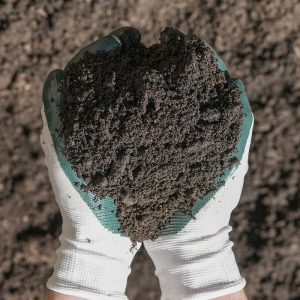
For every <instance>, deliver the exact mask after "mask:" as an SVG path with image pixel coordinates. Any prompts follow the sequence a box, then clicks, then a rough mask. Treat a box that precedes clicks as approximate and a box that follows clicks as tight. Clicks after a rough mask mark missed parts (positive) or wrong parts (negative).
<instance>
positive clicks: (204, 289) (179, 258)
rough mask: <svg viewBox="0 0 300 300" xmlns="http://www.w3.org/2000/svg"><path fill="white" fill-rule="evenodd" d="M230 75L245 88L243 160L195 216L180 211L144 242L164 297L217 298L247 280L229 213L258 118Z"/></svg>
mask: <svg viewBox="0 0 300 300" xmlns="http://www.w3.org/2000/svg"><path fill="white" fill-rule="evenodd" d="M208 46H209V45H208ZM212 50H213V51H214V49H212ZM215 56H216V60H217V63H218V66H219V68H220V69H221V70H223V71H224V72H228V69H227V67H226V66H225V64H224V62H223V60H222V59H221V58H220V57H219V56H218V54H217V53H216V52H215ZM228 76H229V73H228ZM228 80H229V81H230V82H231V84H233V85H235V86H237V87H238V88H239V89H240V91H241V101H242V104H243V112H244V122H243V125H242V129H241V137H240V140H239V143H238V145H237V148H238V153H237V157H238V159H239V160H240V164H239V165H238V166H235V167H234V168H233V169H231V170H227V172H226V173H225V175H224V176H223V178H222V179H223V180H224V181H225V184H224V186H223V187H222V188H220V189H219V190H218V191H217V192H216V193H215V194H214V195H209V196H207V197H206V198H205V199H202V200H201V201H200V202H199V203H198V204H197V205H196V206H195V208H194V209H193V214H194V217H195V218H194V219H190V218H189V217H187V216H183V215H182V214H180V213H178V214H177V215H175V216H174V217H173V218H172V220H171V223H170V225H168V226H167V228H165V229H164V230H163V231H162V233H161V235H160V236H159V237H158V238H157V239H156V240H154V241H145V242H144V245H145V248H146V249H147V251H148V253H149V255H150V257H151V258H152V260H153V262H154V265H155V268H156V271H155V273H156V275H157V276H158V278H159V282H160V287H161V292H162V298H161V299H162V300H182V299H185V300H194V299H195V300H200V299H213V298H216V297H220V296H224V295H229V294H233V293H235V292H237V291H240V290H242V289H243V288H244V286H245V284H246V281H245V279H244V278H242V277H241V275H240V273H239V269H238V266H237V264H236V261H235V257H234V253H233V251H232V246H233V243H232V242H231V241H230V240H229V236H228V234H229V232H230V231H231V229H232V228H231V226H229V219H230V215H231V212H232V210H233V209H234V208H235V207H236V206H237V204H238V201H239V198H240V195H241V192H242V187H243V183H244V176H245V175H246V173H247V170H248V153H249V147H250V142H251V137H252V129H253V121H254V118H253V114H252V112H251V109H250V106H249V102H248V98H247V94H246V91H245V87H244V85H243V83H242V82H241V81H240V80H236V79H233V78H230V77H229V78H228Z"/></svg>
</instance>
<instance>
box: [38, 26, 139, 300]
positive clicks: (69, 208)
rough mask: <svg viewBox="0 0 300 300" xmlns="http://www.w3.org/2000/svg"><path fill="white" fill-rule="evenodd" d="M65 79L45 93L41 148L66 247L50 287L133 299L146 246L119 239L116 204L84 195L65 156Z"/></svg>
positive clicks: (99, 46) (53, 80)
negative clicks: (134, 274)
mask: <svg viewBox="0 0 300 300" xmlns="http://www.w3.org/2000/svg"><path fill="white" fill-rule="evenodd" d="M128 32H129V33H130V34H128ZM136 35H137V37H136ZM131 38H132V40H131ZM136 39H138V40H139V33H138V32H137V31H136V30H134V29H132V28H122V29H119V30H117V31H114V32H112V33H111V34H110V35H108V36H106V37H104V38H103V39H101V40H99V41H96V42H94V43H92V44H90V45H89V46H87V47H86V48H84V49H83V50H81V51H80V52H79V53H78V54H77V55H76V56H75V57H74V58H73V59H72V60H71V61H70V63H74V62H76V61H78V60H79V59H80V57H82V55H83V54H84V52H85V51H88V52H90V53H93V54H94V53H97V52H99V51H117V50H118V49H119V48H120V47H123V46H126V43H134V42H135V41H136ZM70 63H69V64H70ZM69 64H68V65H69ZM68 65H67V66H66V68H68ZM63 77H64V71H62V70H55V71H53V72H51V73H50V74H49V76H48V78H47V81H46V83H45V86H44V90H43V107H42V118H43V123H44V126H43V130H42V133H41V144H42V147H43V150H44V153H45V164H46V166H47V168H48V173H49V177H50V181H51V184H52V188H53V190H54V193H55V197H56V201H57V203H58V205H59V208H60V211H61V214H62V219H63V225H62V233H61V235H60V237H59V239H60V243H61V245H60V247H59V248H58V250H57V260H56V263H55V266H54V272H53V274H52V276H51V278H50V279H49V281H48V282H47V287H48V288H49V289H50V290H53V291H55V292H59V293H61V294H67V295H73V296H77V297H81V298H83V299H89V300H93V299H97V300H98V299H127V297H126V296H125V294H124V293H125V288H126V283H127V277H128V274H129V273H130V264H131V261H132V259H133V257H134V255H135V253H136V251H137V249H138V248H139V246H140V244H139V243H137V245H136V247H135V249H131V248H132V242H131V241H130V239H129V238H128V237H125V236H121V235H120V233H119V227H120V223H119V221H118V219H117V217H116V206H115V204H114V202H113V200H112V199H111V198H106V199H98V198H97V197H96V196H95V195H93V194H91V193H89V192H86V191H84V188H83V187H84V185H85V182H84V181H83V180H82V179H81V178H79V177H78V176H77V174H76V173H75V171H74V170H73V169H72V168H71V165H70V163H69V162H68V160H67V159H66V158H65V157H64V155H63V140H62V138H61V136H60V135H59V129H60V124H61V123H60V119H59V113H58V107H59V104H60V103H61V102H62V101H63V97H62V94H61V93H60V91H59V83H60V81H61V80H62V79H63Z"/></svg>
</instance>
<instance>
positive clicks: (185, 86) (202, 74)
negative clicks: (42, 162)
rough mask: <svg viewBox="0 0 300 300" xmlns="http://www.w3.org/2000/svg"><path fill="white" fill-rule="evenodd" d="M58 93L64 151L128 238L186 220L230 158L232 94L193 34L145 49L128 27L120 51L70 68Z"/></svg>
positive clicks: (237, 120) (235, 130)
mask: <svg viewBox="0 0 300 300" xmlns="http://www.w3.org/2000/svg"><path fill="white" fill-rule="evenodd" d="M131 30H133V29H131ZM130 32H131V35H130ZM126 35H130V38H128V36H127V37H126ZM60 88H61V90H62V91H63V93H64V96H65V99H66V100H65V102H64V103H63V104H62V106H61V107H60V117H61V119H62V135H63V137H64V138H65V144H66V148H65V155H66V157H67V158H68V159H69V160H70V162H71V164H72V165H73V167H74V169H75V170H76V172H77V173H78V174H79V176H81V177H82V178H84V179H85V180H86V182H87V186H86V187H85V189H86V190H89V191H91V192H93V193H94V194H96V195H97V196H98V197H99V198H104V197H107V196H110V197H112V198H113V199H114V201H115V203H116V205H117V208H118V210H117V216H118V218H119V219H120V222H121V228H120V231H121V232H122V233H126V234H128V235H129V237H130V238H131V239H132V241H143V240H145V239H153V238H155V237H156V236H157V235H158V234H159V232H160V231H161V230H162V229H163V228H164V227H165V226H166V225H167V224H168V222H169V220H170V217H171V216H172V215H173V214H174V213H175V212H177V211H180V212H183V213H184V214H188V215H191V210H192V208H193V207H194V205H195V204H196V202H197V201H199V199H201V198H202V197H203V196H205V195H207V194H208V193H210V192H212V191H213V190H215V189H216V187H217V183H216V181H217V178H218V177H219V176H220V175H221V174H222V173H223V172H224V170H225V169H227V168H228V167H230V166H231V165H232V164H234V163H236V162H237V159H236V158H235V156H234V155H235V153H236V145H237V141H238V139H239V136H240V128H241V123H242V120H243V114H242V105H241V102H240V92H239V90H238V89H237V88H236V87H230V86H229V84H228V82H227V79H226V76H225V74H224V72H222V71H220V70H219V69H218V66H217V63H216V59H215V55H214V53H213V51H212V50H211V49H210V48H209V47H207V46H206V45H205V43H204V42H203V41H201V40H200V39H199V38H197V37H196V36H195V35H190V36H185V35H183V34H182V33H180V32H179V31H177V30H175V29H172V28H166V29H165V30H164V31H163V32H162V33H161V35H160V43H159V44H154V45H152V46H151V47H149V48H146V47H145V46H144V45H143V44H142V43H141V42H140V35H139V33H138V32H137V31H130V30H129V31H128V33H126V32H125V34H124V35H123V47H122V49H119V50H116V51H114V52H113V53H109V54H105V53H100V54H96V55H92V54H88V53H86V54H85V55H84V57H83V58H82V59H81V60H80V61H79V62H78V63H76V64H73V65H71V67H70V68H68V69H67V71H66V78H65V80H64V82H63V83H62V85H61V87H60ZM100 209H101V208H100Z"/></svg>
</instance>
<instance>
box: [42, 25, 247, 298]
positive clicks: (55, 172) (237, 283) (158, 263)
mask: <svg viewBox="0 0 300 300" xmlns="http://www.w3.org/2000/svg"><path fill="white" fill-rule="evenodd" d="M137 38H139V37H138V33H137V31H136V30H134V29H132V28H122V29H119V30H117V31H114V32H112V33H111V34H110V35H108V36H106V37H105V38H103V39H101V40H98V41H96V42H94V43H92V44H90V45H89V46H87V47H85V48H84V49H82V50H81V51H80V52H79V53H78V54H77V55H76V56H75V57H74V58H73V59H72V60H71V61H70V62H69V64H70V63H74V62H76V61H78V60H79V59H80V57H82V55H83V53H84V52H85V51H89V52H91V53H97V52H98V51H111V50H113V49H116V48H120V47H123V46H124V45H126V43H132V42H136V39H137ZM217 60H218V64H219V67H220V68H221V69H223V70H224V71H225V70H227V69H226V67H225V65H224V64H223V62H222V60H221V59H220V58H219V57H218V56H217ZM69 64H68V65H69ZM68 65H67V67H68ZM67 67H66V68H67ZM63 76H64V72H63V71H62V70H55V71H53V72H51V73H50V74H49V76H48V79H47V81H46V83H45V87H44V91H43V108H42V117H43V122H44V127H43V130H42V133H41V144H42V147H43V150H44V152H45V164H46V166H47V167H48V172H49V177H50V181H51V184H52V187H53V190H54V193H55V196H56V200H57V203H58V205H59V208H60V210H61V214H62V218H63V225H62V234H61V236H60V242H61V246H60V247H59V249H58V250H57V260H56V263H55V266H54V272H53V274H52V276H51V278H50V279H49V281H48V282H47V287H48V288H49V289H50V290H53V291H56V292H58V293H61V294H66V295H73V296H77V297H81V298H83V299H90V300H93V299H127V298H126V296H125V294H124V293H125V288H126V284H127V277H128V275H129V273H130V264H131V262H132V259H133V257H134V255H135V253H136V251H137V250H138V248H139V247H140V245H141V244H140V243H138V244H137V245H136V247H135V248H134V249H131V246H132V242H131V241H130V239H129V238H128V237H126V236H122V235H120V234H119V233H117V231H116V228H117V227H118V220H117V219H116V217H115V216H111V214H109V216H108V214H106V213H105V212H106V211H108V210H109V211H111V209H114V208H115V207H114V203H113V201H112V200H111V199H97V198H96V197H95V195H92V194H90V193H86V192H84V191H82V190H80V185H79V186H78V185H76V184H75V181H80V180H81V179H80V178H78V177H77V175H76V173H75V172H74V171H73V170H72V168H71V165H70V163H69V162H68V161H67V160H66V158H65V157H64V156H63V142H62V141H61V139H60V138H59V136H58V133H57V129H58V127H59V124H60V120H59V115H58V106H59V103H60V102H61V101H63V97H62V95H61V93H60V92H59V89H58V86H59V81H60V80H61V79H62V78H63ZM235 84H237V85H238V86H239V87H240V89H241V92H242V98H241V100H242V102H243V106H244V112H245V114H246V117H245V121H244V124H243V129H242V135H241V140H240V143H239V145H238V150H239V151H238V156H239V158H240V159H241V163H240V165H239V166H238V167H236V168H235V170H231V172H229V173H227V174H226V184H225V186H223V187H222V188H221V189H219V190H218V191H217V192H216V193H215V195H214V197H210V198H209V199H206V201H202V202H199V205H198V206H197V207H195V211H194V212H195V219H192V220H188V221H187V218H186V217H183V216H182V215H181V214H178V215H176V216H174V218H173V219H172V221H171V225H170V226H169V227H168V228H167V229H166V230H164V232H163V234H162V235H161V236H159V237H158V238H157V239H156V240H154V241H151V240H149V241H145V242H144V245H145V247H146V249H147V251H148V253H149V255H150V257H151V258H152V260H153V262H154V265H155V268H156V275H157V276H158V278H159V282H160V286H161V292H162V299H171V300H176V299H197V300H198V299H211V298H215V297H219V296H222V295H226V294H231V293H234V292H236V291H239V290H242V289H243V287H244V286H245V280H244V278H242V277H241V275H240V273H239V270H238V267H237V264H236V261H235V257H234V254H233V252H232V249H231V248H232V245H233V243H232V242H231V241H230V240H229V236H228V234H229V232H230V230H231V227H230V226H229V218H230V215H231V212H232V210H233V209H234V208H235V207H236V205H237V203H238V201H239V198H240V194H241V190H242V186H243V181H244V176H245V174H246V172H247V169H248V151H249V145H250V140H251V133H252V123H253V117H252V113H251V110H250V107H249V104H248V100H247V96H246V93H245V90H244V87H243V85H242V83H241V82H240V81H235ZM99 201H100V202H101V203H102V204H104V211H103V210H102V213H99V210H96V207H97V206H98V205H99ZM204 204H205V205H204ZM105 205H106V207H105ZM179 229H180V230H179Z"/></svg>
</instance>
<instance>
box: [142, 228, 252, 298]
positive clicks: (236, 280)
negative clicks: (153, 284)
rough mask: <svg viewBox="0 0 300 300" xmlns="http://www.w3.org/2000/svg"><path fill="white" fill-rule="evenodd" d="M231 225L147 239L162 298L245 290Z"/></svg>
mask: <svg viewBox="0 0 300 300" xmlns="http://www.w3.org/2000/svg"><path fill="white" fill-rule="evenodd" d="M230 230H231V227H230V226H226V227H224V228H223V229H221V230H220V231H218V232H217V233H216V234H214V235H210V236H204V237H203V236H202V237H199V238H194V239H192V240H189V241H184V240H182V241H181V242H174V241H173V240H172V239H170V240H168V241H167V240H166V238H165V239H164V241H163V240H161V241H159V238H158V240H157V241H155V242H151V241H147V242H146V243H145V246H146V249H147V250H148V252H149V254H150V256H151V258H152V259H153V262H154V264H155V266H156V275H157V276H158V278H159V281H160V286H161V292H162V298H161V299H162V300H167V299H172V300H176V299H185V300H187V299H189V300H192V299H197V300H199V299H212V298H215V297H219V296H223V295H226V294H231V293H234V292H237V291H239V290H242V289H243V288H244V286H245V284H246V281H245V279H244V278H242V277H241V275H240V272H239V270H238V266H237V263H236V260H235V257H234V253H233V251H232V246H233V243H232V242H231V241H230V240H229V238H228V233H229V231H230Z"/></svg>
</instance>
